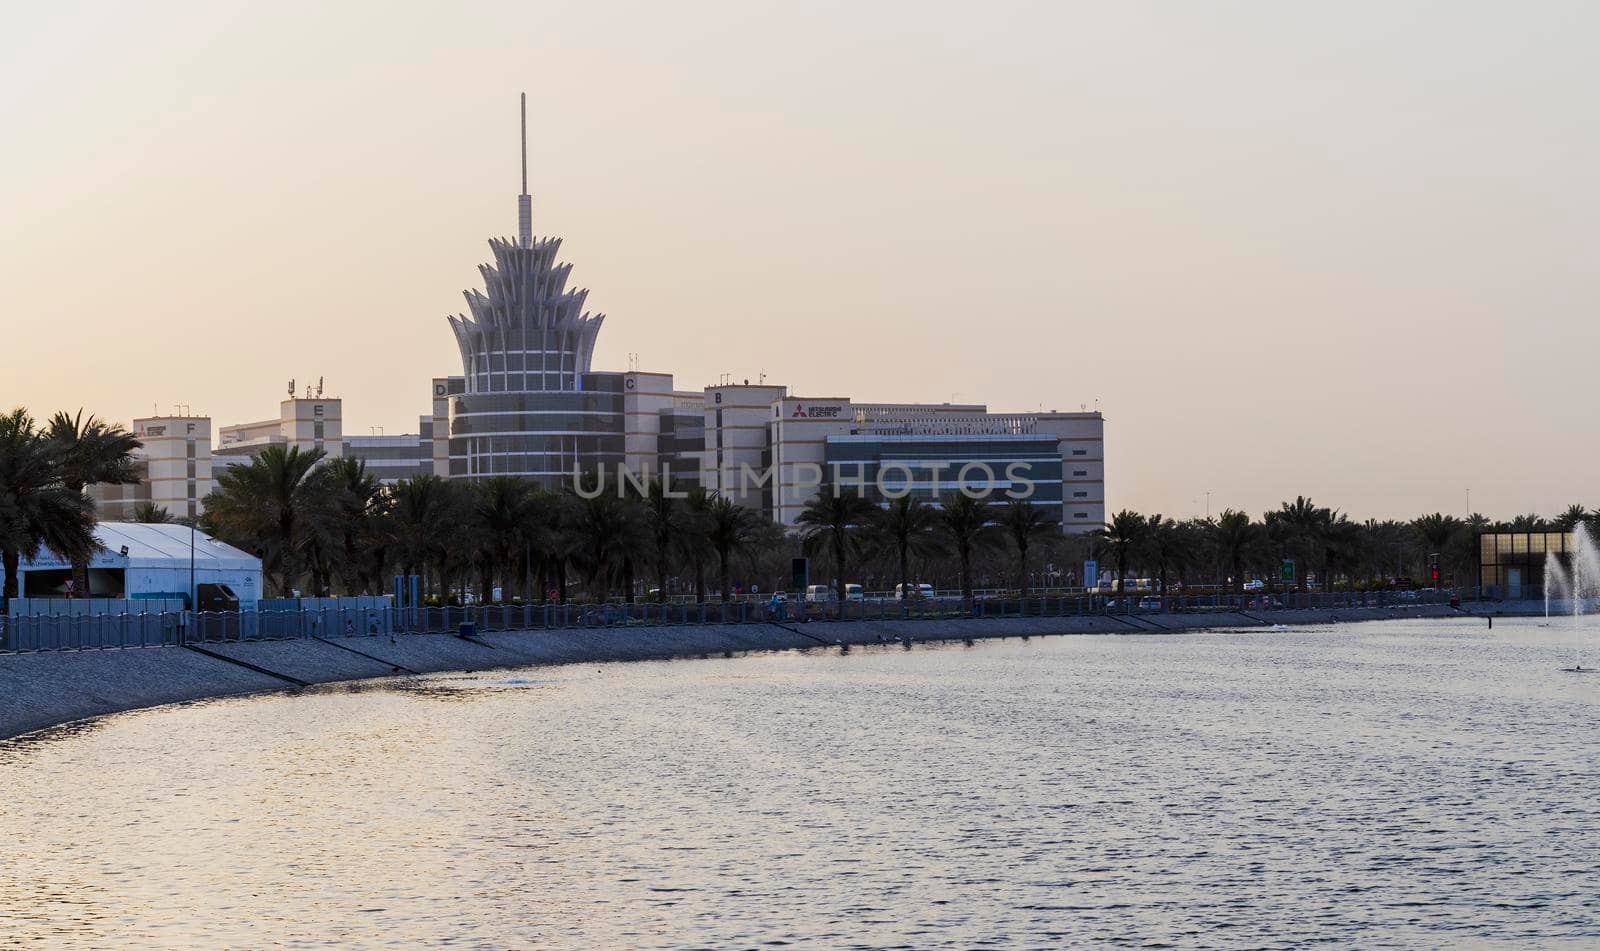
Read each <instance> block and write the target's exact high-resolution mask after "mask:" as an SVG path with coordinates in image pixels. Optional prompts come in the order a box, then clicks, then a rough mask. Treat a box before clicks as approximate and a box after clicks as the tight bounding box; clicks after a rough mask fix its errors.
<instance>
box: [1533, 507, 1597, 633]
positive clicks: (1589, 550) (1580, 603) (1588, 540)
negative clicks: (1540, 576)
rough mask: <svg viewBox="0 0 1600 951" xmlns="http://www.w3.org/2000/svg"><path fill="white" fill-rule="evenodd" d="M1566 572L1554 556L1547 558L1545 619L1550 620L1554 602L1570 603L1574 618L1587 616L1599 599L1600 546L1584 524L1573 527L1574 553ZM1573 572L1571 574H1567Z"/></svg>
mask: <svg viewBox="0 0 1600 951" xmlns="http://www.w3.org/2000/svg"><path fill="white" fill-rule="evenodd" d="M1567 566H1568V567H1567V568H1564V567H1562V564H1561V561H1560V559H1558V558H1557V557H1556V556H1555V554H1554V553H1553V552H1545V556H1544V616H1545V617H1546V618H1547V619H1548V618H1549V617H1550V601H1551V599H1552V598H1554V599H1556V600H1561V599H1562V598H1563V597H1564V598H1565V599H1566V600H1567V601H1568V607H1569V608H1570V609H1571V612H1572V615H1573V617H1580V616H1582V615H1583V614H1585V613H1587V608H1588V607H1589V602H1590V601H1592V600H1593V599H1595V598H1597V597H1600V545H1596V544H1595V541H1594V537H1593V536H1592V535H1590V534H1589V527H1588V526H1587V525H1585V524H1583V523H1582V522H1579V523H1578V524H1576V525H1574V526H1573V527H1572V551H1571V553H1570V554H1568V555H1567ZM1569 568H1570V570H1568V569H1569Z"/></svg>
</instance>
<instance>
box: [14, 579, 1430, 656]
mask: <svg viewBox="0 0 1600 951" xmlns="http://www.w3.org/2000/svg"><path fill="white" fill-rule="evenodd" d="M1456 600H1457V596H1456V592H1453V591H1447V590H1441V591H1374V592H1359V591H1356V592H1334V593H1332V594H1324V593H1319V592H1304V593H1299V592H1290V593H1288V594H1275V595H1243V596H1240V595H1205V596H1198V595H1197V596H1177V595H1174V596H1167V597H1159V596H1155V595H1144V596H1137V595H1129V596H1127V597H1114V596H1113V597H1106V596H1101V595H1086V594H1077V595H1066V594H1044V595H1039V596H1030V597H1027V598H1023V597H1018V596H987V597H977V598H973V599H972V600H970V601H968V600H964V599H962V598H961V597H959V596H938V597H932V598H919V599H913V600H908V601H896V600H893V599H892V598H863V599H861V600H849V601H845V602H844V603H843V604H842V605H841V604H840V603H838V602H837V601H825V602H812V603H805V602H788V601H772V600H768V601H730V602H718V601H708V602H705V603H700V604H694V603H688V604H685V603H666V604H662V603H657V602H635V603H632V604H625V603H612V604H573V603H566V604H486V605H469V606H465V607H421V608H395V607H391V606H388V605H383V606H375V605H374V604H373V602H372V601H365V602H361V603H354V604H340V603H337V602H322V603H321V605H320V606H316V607H300V608H296V609H292V610H261V611H215V612H213V611H201V612H188V611H176V612H172V611H166V612H150V613H139V614H132V613H124V614H97V615H82V614H80V615H32V616H18V617H6V616H3V615H0V651H5V652H19V651H57V650H95V649H104V648H127V647H167V646H175V645H182V644H204V643H218V642H229V641H252V640H291V639H295V638H317V637H360V636H379V635H393V634H444V633H452V634H460V633H474V632H480V631H484V632H495V631H526V630H544V629H573V628H580V629H581V628H607V627H619V626H621V627H641V626H665V625H684V624H701V625H704V624H760V623H778V624H799V623H826V622H829V621H841V620H843V621H862V620H866V621H874V620H883V621H890V620H895V621H899V620H936V619H951V618H1007V617H1092V616H1104V615H1114V616H1126V615H1136V614H1158V613H1182V614H1206V613H1218V612H1227V611H1242V612H1246V613H1248V614H1251V615H1253V616H1259V615H1261V614H1270V613H1272V612H1277V611H1285V610H1308V609H1322V610H1329V609H1332V610H1340V609H1345V610H1348V609H1355V608H1383V607H1402V606H1416V605H1421V604H1444V603H1454V602H1455V601H1456Z"/></svg>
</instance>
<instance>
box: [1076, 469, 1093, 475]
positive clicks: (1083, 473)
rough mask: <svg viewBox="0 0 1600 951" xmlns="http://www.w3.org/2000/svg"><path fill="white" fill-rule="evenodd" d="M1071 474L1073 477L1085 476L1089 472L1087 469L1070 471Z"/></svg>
mask: <svg viewBox="0 0 1600 951" xmlns="http://www.w3.org/2000/svg"><path fill="white" fill-rule="evenodd" d="M1072 474H1073V475H1075V476H1086V475H1088V474H1089V470H1088V469H1074V470H1072Z"/></svg>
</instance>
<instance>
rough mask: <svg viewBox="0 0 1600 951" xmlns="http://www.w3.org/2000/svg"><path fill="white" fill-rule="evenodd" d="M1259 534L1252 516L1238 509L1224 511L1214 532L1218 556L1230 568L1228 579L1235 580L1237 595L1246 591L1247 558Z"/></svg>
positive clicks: (1234, 587)
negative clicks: (1251, 518)
mask: <svg viewBox="0 0 1600 951" xmlns="http://www.w3.org/2000/svg"><path fill="white" fill-rule="evenodd" d="M1257 534H1258V532H1257V526H1256V525H1255V524H1254V523H1252V522H1251V521H1250V516H1249V515H1246V514H1245V513H1244V512H1241V511H1239V510H1238V509H1224V510H1223V512H1222V515H1221V516H1220V517H1218V519H1217V524H1216V527H1215V528H1214V529H1213V530H1212V537H1213V538H1214V539H1215V540H1216V544H1217V554H1218V555H1219V556H1221V558H1222V560H1223V563H1224V564H1226V565H1227V566H1228V577H1229V578H1231V579H1233V591H1234V593H1235V594H1238V593H1239V592H1241V591H1243V590H1244V563H1245V558H1246V557H1247V556H1248V555H1249V553H1250V549H1251V547H1252V546H1253V545H1254V544H1255V541H1256V537H1257Z"/></svg>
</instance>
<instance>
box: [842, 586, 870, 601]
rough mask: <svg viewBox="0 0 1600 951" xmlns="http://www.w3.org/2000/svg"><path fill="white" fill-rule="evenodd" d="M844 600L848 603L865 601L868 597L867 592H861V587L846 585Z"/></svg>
mask: <svg viewBox="0 0 1600 951" xmlns="http://www.w3.org/2000/svg"><path fill="white" fill-rule="evenodd" d="M844 599H845V600H846V601H865V600H866V599H867V595H866V592H864V591H862V590H861V586H860V585H858V584H846V585H845V586H844Z"/></svg>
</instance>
